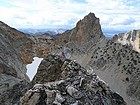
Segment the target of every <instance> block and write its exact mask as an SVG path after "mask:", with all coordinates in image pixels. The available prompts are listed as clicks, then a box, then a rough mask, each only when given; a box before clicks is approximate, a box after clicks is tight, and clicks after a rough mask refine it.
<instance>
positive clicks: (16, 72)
mask: <svg viewBox="0 0 140 105" xmlns="http://www.w3.org/2000/svg"><path fill="white" fill-rule="evenodd" d="M13 30H14V29H13ZM15 31H16V30H15ZM12 32H13V31H11V28H10V27H9V26H7V25H6V24H4V23H2V22H0V104H1V105H13V104H15V103H16V101H15V100H19V98H20V97H19V96H22V95H23V94H24V93H25V91H24V89H23V90H21V89H22V88H21V87H18V86H19V85H18V84H22V85H23V86H26V85H27V84H28V82H29V79H28V77H27V75H26V68H25V66H24V64H23V62H22V59H21V57H20V55H19V54H18V52H17V50H18V48H19V45H20V43H22V42H20V43H19V44H17V45H16V43H17V42H18V41H19V36H20V35H19V36H18V34H19V33H18V32H17V33H16V34H15V32H13V33H12ZM14 35H15V36H14ZM14 37H15V38H14ZM21 38H23V39H24V36H22V35H21ZM16 48H17V49H16ZM14 87H16V88H18V89H15V88H14ZM19 89H20V90H19ZM16 91H19V94H16ZM22 91H23V92H22Z"/></svg>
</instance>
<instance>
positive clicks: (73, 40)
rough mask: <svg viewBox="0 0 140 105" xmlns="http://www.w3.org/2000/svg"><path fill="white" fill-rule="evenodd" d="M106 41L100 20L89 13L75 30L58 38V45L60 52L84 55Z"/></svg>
mask: <svg viewBox="0 0 140 105" xmlns="http://www.w3.org/2000/svg"><path fill="white" fill-rule="evenodd" d="M104 39H105V37H104V35H103V33H102V30H101V26H100V23H99V18H97V17H96V16H95V14H94V13H89V14H88V15H87V16H85V17H84V18H83V19H82V20H80V21H78V23H77V24H76V27H75V28H73V29H72V30H68V31H66V32H64V33H63V34H61V35H60V36H58V37H57V38H56V45H59V49H60V50H65V49H68V50H69V52H70V53H71V54H72V53H75V54H77V53H80V54H83V53H86V52H87V51H88V49H90V48H91V47H93V46H95V45H96V44H97V43H98V42H100V41H102V40H104ZM89 45H92V46H89Z"/></svg>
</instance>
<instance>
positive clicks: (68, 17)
mask: <svg viewBox="0 0 140 105" xmlns="http://www.w3.org/2000/svg"><path fill="white" fill-rule="evenodd" d="M2 1H4V2H6V3H9V4H10V5H11V7H9V8H7V7H4V6H1V7H0V11H1V14H0V19H1V20H2V21H4V22H6V23H7V24H9V25H11V26H13V27H16V28H22V27H23V28H26V27H27V28H44V27H45V28H49V27H58V26H59V28H60V27H61V26H62V28H64V27H63V26H65V27H66V26H67V27H73V24H75V21H74V20H80V19H82V18H83V17H84V16H85V15H86V14H88V13H89V12H93V13H95V15H96V16H97V17H98V18H100V21H101V25H102V27H103V28H104V29H108V28H110V29H111V28H116V29H119V27H120V26H122V27H123V28H124V29H125V28H126V29H130V28H132V29H133V28H137V29H138V28H140V12H139V11H140V7H139V6H137V4H139V2H140V0H136V1H135V2H134V1H132V0H85V2H76V0H28V2H27V0H1V2H2ZM114 25H115V26H114Z"/></svg>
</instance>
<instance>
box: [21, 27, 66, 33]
mask: <svg viewBox="0 0 140 105" xmlns="http://www.w3.org/2000/svg"><path fill="white" fill-rule="evenodd" d="M18 30H19V31H22V32H24V33H27V34H30V35H42V34H44V33H48V34H50V35H57V34H62V33H63V32H65V31H66V30H67V29H61V28H60V29H49V28H47V29H31V28H29V29H18Z"/></svg>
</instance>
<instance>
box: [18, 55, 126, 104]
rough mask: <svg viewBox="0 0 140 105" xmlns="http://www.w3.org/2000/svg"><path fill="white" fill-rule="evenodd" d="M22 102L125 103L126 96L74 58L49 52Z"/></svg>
mask: <svg viewBox="0 0 140 105" xmlns="http://www.w3.org/2000/svg"><path fill="white" fill-rule="evenodd" d="M32 84H33V88H31V89H30V90H28V91H27V92H26V94H25V95H24V96H23V97H22V98H21V100H20V105H126V103H125V102H124V100H123V98H122V97H121V96H120V95H119V94H117V93H115V92H113V91H111V90H110V88H109V87H108V86H107V85H106V84H105V83H104V82H103V81H102V80H101V79H100V78H99V77H98V76H97V75H96V74H91V73H89V72H88V70H87V69H85V68H83V67H81V66H80V65H79V64H78V63H76V62H75V61H72V60H69V59H65V58H64V57H61V56H55V55H49V56H47V57H45V58H44V59H43V61H42V62H41V64H40V66H39V69H38V72H37V74H36V75H35V77H34V79H33V81H32Z"/></svg>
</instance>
